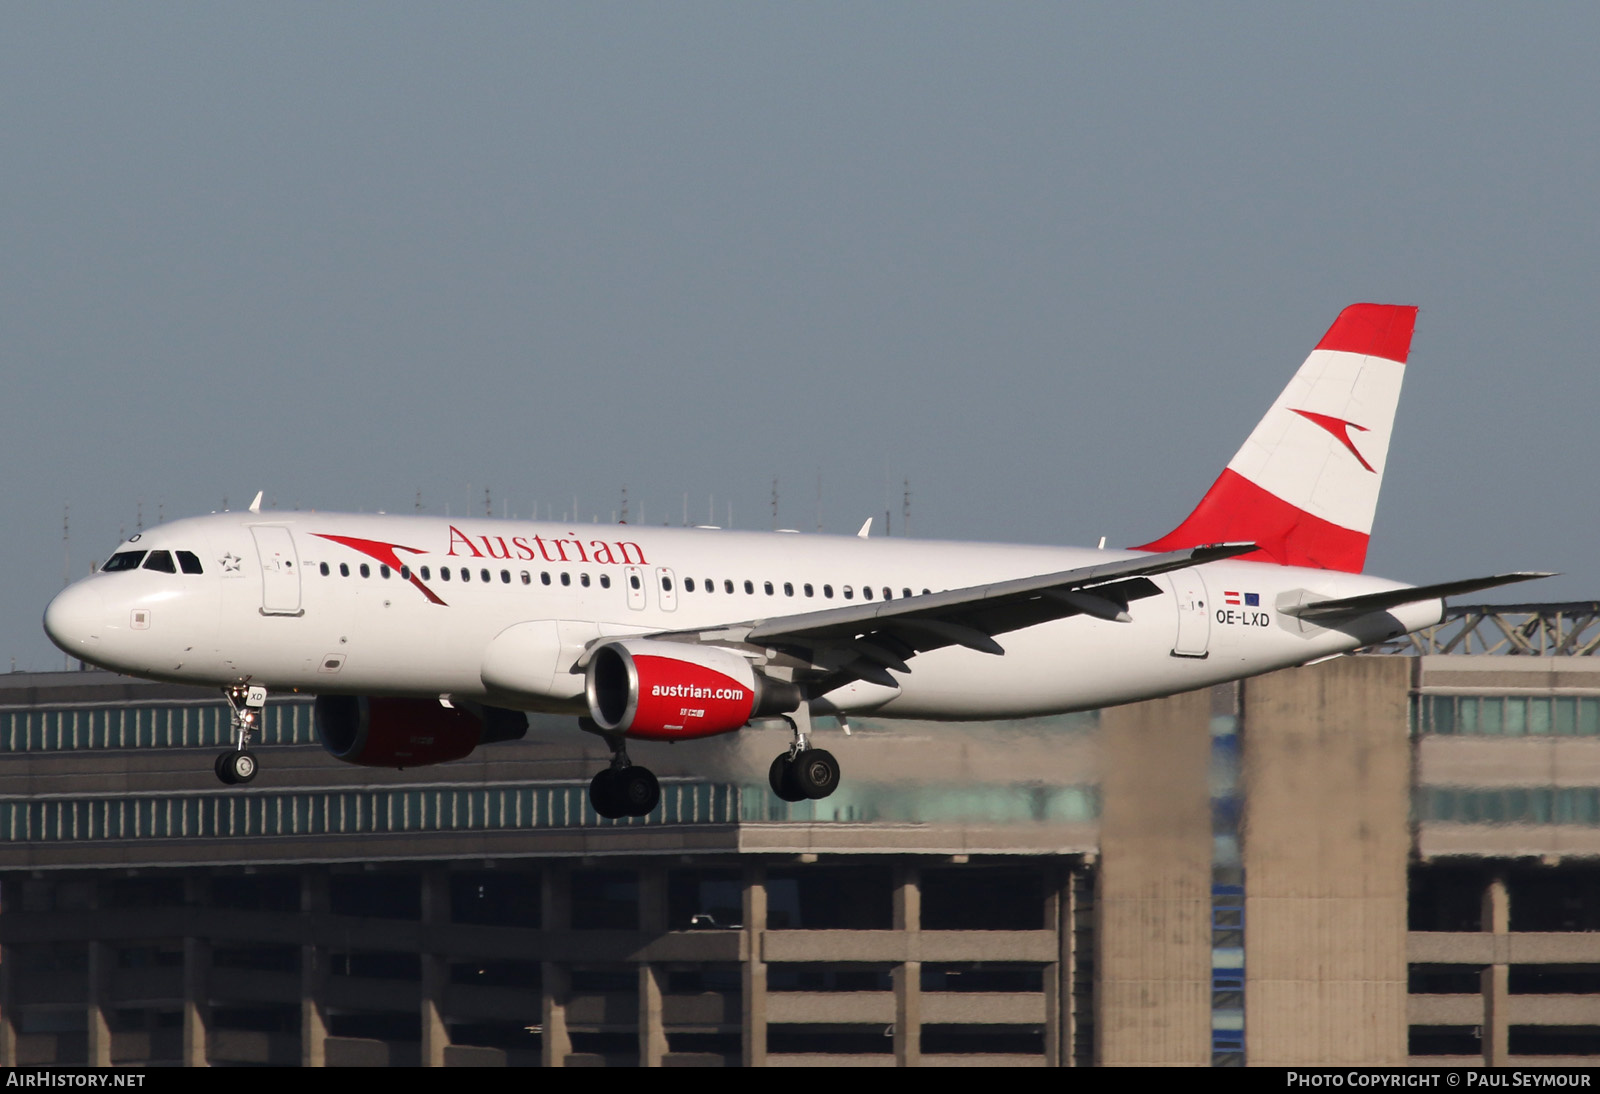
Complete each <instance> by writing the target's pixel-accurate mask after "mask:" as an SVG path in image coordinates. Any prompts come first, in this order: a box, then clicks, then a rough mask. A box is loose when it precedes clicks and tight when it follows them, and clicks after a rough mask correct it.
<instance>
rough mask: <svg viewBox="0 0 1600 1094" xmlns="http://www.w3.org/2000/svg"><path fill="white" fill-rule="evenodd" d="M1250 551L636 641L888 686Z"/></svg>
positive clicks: (1172, 554) (1175, 556)
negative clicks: (705, 649)
mask: <svg viewBox="0 0 1600 1094" xmlns="http://www.w3.org/2000/svg"><path fill="white" fill-rule="evenodd" d="M1255 550H1257V547H1256V545H1255V544H1253V543H1224V544H1217V545H1214V546H1209V547H1195V548H1192V549H1189V550H1183V551H1168V552H1165V553H1163V554H1153V555H1144V556H1141V557H1139V558H1131V559H1121V560H1118V561H1116V562H1107V563H1103V564H1101V565H1098V566H1084V567H1080V568H1078V569H1075V570H1061V571H1058V572H1056V573H1050V574H1039V575H1037V576H1035V577H1022V578H1015V579H1012V580H1009V581H1000V582H995V583H994V584H991V585H974V586H970V587H968V588H965V589H950V590H947V591H945V592H940V593H927V594H924V595H922V596H911V597H902V598H900V599H898V600H881V601H877V602H873V601H866V602H863V603H860V604H852V605H849V606H847V607H843V608H827V609H824V610H823V611H819V612H805V613H803V614H800V615H784V616H777V617H774V618H771V619H754V620H749V621H747V622H743V623H737V624H731V625H728V626H722V627H715V628H707V629H702V630H690V631H662V632H658V633H656V634H651V635H647V636H642V637H649V638H654V639H660V640H664V641H679V642H696V643H708V644H712V645H721V646H735V647H741V648H744V649H767V650H774V651H777V653H778V655H779V656H778V660H780V661H782V662H784V663H785V664H786V665H787V667H790V668H792V669H793V670H794V671H795V673H796V676H797V679H804V680H806V681H807V682H808V684H811V685H814V686H815V687H816V689H817V690H818V691H828V690H831V689H833V688H836V687H840V686H842V685H844V684H846V683H849V682H850V681H852V680H868V681H871V682H873V683H878V684H883V685H885V686H887V687H898V686H899V685H898V684H897V683H896V682H895V679H894V677H892V676H890V675H889V672H888V670H889V669H894V670H896V671H897V672H904V673H909V672H910V671H911V667H910V665H909V664H907V662H908V661H910V660H911V659H912V658H913V657H915V656H916V655H917V654H919V653H926V652H928V651H929V650H936V649H941V648H943V647H946V646H965V647H966V648H967V649H971V650H978V651H980V652H982V653H988V654H995V655H1001V654H1004V653H1005V647H1003V646H1002V645H1001V644H1000V643H999V642H997V641H995V636H996V635H1001V634H1005V633H1007V632H1009V631H1015V630H1020V629H1022V628H1023V627H1031V626H1034V625H1035V624H1038V623H1046V622H1049V621H1050V620H1052V619H1064V618H1066V617H1068V616H1073V615H1089V616H1093V617H1095V618H1097V619H1105V620H1112V621H1118V622H1127V621H1128V619H1129V618H1130V617H1129V614H1128V605H1129V604H1131V603H1132V602H1134V601H1136V600H1143V599H1145V598H1146V597H1151V596H1156V595H1159V594H1160V592H1161V587H1160V586H1158V585H1157V584H1155V582H1153V581H1151V580H1150V578H1152V577H1154V576H1155V575H1157V574H1164V573H1167V572H1168V571H1171V570H1182V569H1187V568H1188V567H1191V566H1199V565H1202V564H1204V563H1207V562H1215V561H1217V560H1219V559H1224V558H1233V557H1234V556H1236V555H1243V554H1249V553H1250V552H1251V551H1255ZM585 660H587V658H585Z"/></svg>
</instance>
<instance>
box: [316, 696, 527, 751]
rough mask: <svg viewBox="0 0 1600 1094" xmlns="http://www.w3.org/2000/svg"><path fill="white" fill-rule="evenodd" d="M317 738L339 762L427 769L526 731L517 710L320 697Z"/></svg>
mask: <svg viewBox="0 0 1600 1094" xmlns="http://www.w3.org/2000/svg"><path fill="white" fill-rule="evenodd" d="M315 712H316V713H315V725H316V727H317V740H318V741H319V742H320V743H321V745H322V747H323V748H325V749H327V751H328V752H329V753H330V754H331V755H332V756H333V757H334V758H335V759H337V760H343V761H344V762H345V763H347V764H360V765H361V766H363V767H395V768H400V767H425V766H427V765H428V764H438V763H445V762H447V761H449V760H459V759H461V758H462V757H463V756H466V755H467V754H469V753H470V752H471V751H472V750H473V749H475V748H477V747H478V746H479V745H486V744H494V743H495V742H497V741H515V740H518V739H520V738H521V737H522V736H523V734H525V733H527V732H528V716H527V715H526V714H524V713H522V712H521V711H519V710H503V709H501V708H499V707H482V706H477V705H476V704H465V705H459V704H458V705H456V706H454V707H447V706H445V705H443V704H442V703H440V702H439V701H438V700H437V699H394V698H386V697H382V696H374V697H370V698H369V697H368V696H365V695H319V696H317V702H316V708H315Z"/></svg>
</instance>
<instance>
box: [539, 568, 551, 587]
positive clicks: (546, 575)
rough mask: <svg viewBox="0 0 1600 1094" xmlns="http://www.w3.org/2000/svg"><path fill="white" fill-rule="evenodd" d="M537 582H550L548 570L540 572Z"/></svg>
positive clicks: (546, 583)
mask: <svg viewBox="0 0 1600 1094" xmlns="http://www.w3.org/2000/svg"><path fill="white" fill-rule="evenodd" d="M539 584H541V585H548V584H550V571H549V570H546V571H544V572H543V573H542V574H540V575H539Z"/></svg>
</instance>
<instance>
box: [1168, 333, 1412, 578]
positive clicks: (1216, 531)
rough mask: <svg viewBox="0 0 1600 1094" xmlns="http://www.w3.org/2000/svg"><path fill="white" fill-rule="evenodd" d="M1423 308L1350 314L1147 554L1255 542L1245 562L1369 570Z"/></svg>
mask: <svg viewBox="0 0 1600 1094" xmlns="http://www.w3.org/2000/svg"><path fill="white" fill-rule="evenodd" d="M1416 316H1417V309H1416V308H1414V307H1403V306H1399V305H1392V304H1352V305H1351V306H1350V307H1348V308H1346V309H1345V310H1344V311H1343V312H1341V313H1340V314H1339V318H1338V319H1336V320H1335V321H1334V324H1333V326H1332V327H1330V328H1329V329H1328V333H1327V334H1325V335H1324V336H1323V338H1322V341H1321V342H1318V343H1317V348H1316V349H1314V350H1312V351H1311V356H1309V357H1307V358H1306V361H1305V364H1303V365H1301V366H1300V371H1299V372H1297V373H1295V376H1294V379H1293V380H1291V381H1290V382H1289V386H1288V387H1287V388H1285V389H1284V392H1283V394H1282V395H1280V396H1278V400H1277V402H1275V403H1273V404H1272V408H1271V409H1270V410H1268V411H1267V414H1266V417H1264V418H1262V419H1261V421H1260V422H1259V423H1258V424H1257V425H1256V428H1255V430H1254V431H1253V432H1252V433H1251V434H1250V437H1249V439H1248V440H1246V441H1245V443H1244V447H1243V448H1241V449H1239V451H1238V453H1237V454H1236V455H1235V456H1234V457H1233V459H1232V460H1230V461H1229V462H1228V466H1227V467H1226V468H1225V469H1224V470H1223V472H1222V475H1221V477H1219V478H1218V479H1217V481H1216V482H1215V483H1213V484H1212V485H1211V489H1210V490H1208V491H1206V496H1205V497H1204V498H1202V499H1200V504H1199V505H1197V506H1196V507H1195V510H1194V512H1193V513H1190V514H1189V518H1188V519H1187V520H1185V521H1184V522H1183V523H1182V524H1180V525H1178V527H1177V528H1175V529H1173V530H1172V531H1171V532H1168V533H1167V534H1166V535H1164V536H1162V537H1161V538H1160V539H1158V540H1155V541H1153V542H1151V543H1147V544H1145V545H1144V546H1142V547H1139V548H1136V550H1140V551H1175V550H1180V549H1183V548H1186V547H1199V546H1203V545H1205V544H1208V543H1227V542H1238V541H1247V542H1251V543H1258V544H1260V545H1261V550H1260V551H1259V552H1257V553H1255V554H1250V555H1245V556H1243V557H1244V558H1246V559H1254V560H1256V561H1261V562H1277V563H1280V564H1282V565H1285V566H1314V567H1318V568H1321V569H1326V570H1346V571H1349V572H1351V573H1355V572H1358V571H1360V569H1361V567H1362V565H1363V564H1364V563H1365V562H1366V558H1367V541H1368V539H1369V537H1370V536H1371V534H1372V517H1373V513H1374V511H1375V510H1376V509H1377V505H1378V489H1379V487H1380V486H1382V484H1383V468H1384V464H1385V461H1386V460H1387V459H1388V455H1389V433H1390V429H1391V428H1392V427H1393V425H1394V412H1395V408H1396V406H1397V405H1398V404H1399V400H1400V381H1401V379H1402V377H1403V374H1404V372H1405V361H1406V357H1407V355H1408V353H1409V352H1410V349H1411V332H1412V328H1413V326H1414V324H1415V322H1416Z"/></svg>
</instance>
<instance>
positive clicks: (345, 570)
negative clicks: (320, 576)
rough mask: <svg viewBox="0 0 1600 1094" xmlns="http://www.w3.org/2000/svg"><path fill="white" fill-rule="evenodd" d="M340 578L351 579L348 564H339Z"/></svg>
mask: <svg viewBox="0 0 1600 1094" xmlns="http://www.w3.org/2000/svg"><path fill="white" fill-rule="evenodd" d="M339 576H340V577H349V576H350V564H349V563H348V562H341V563H339Z"/></svg>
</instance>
